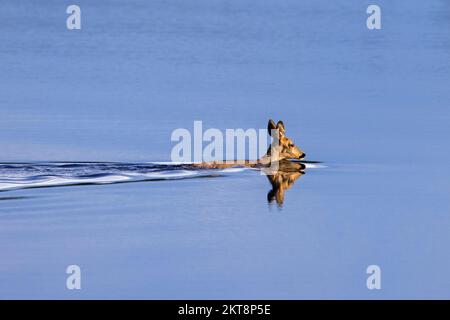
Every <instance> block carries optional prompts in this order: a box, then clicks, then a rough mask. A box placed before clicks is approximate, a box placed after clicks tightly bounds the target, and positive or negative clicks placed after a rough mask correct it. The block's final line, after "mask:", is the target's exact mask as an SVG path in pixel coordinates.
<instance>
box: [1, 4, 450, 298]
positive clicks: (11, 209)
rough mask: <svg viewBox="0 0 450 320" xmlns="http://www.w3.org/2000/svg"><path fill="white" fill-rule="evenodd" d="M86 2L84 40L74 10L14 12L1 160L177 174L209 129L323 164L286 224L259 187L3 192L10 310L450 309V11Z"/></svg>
mask: <svg viewBox="0 0 450 320" xmlns="http://www.w3.org/2000/svg"><path fill="white" fill-rule="evenodd" d="M76 3H77V4H78V5H79V6H80V7H81V10H82V29H81V30H72V31H69V30H67V28H66V17H67V14H66V7H67V6H68V5H69V4H72V3H69V2H64V1H57V0H46V1H31V0H23V1H13V0H3V1H1V3H0V22H1V26H0V44H1V45H0V162H2V163H6V162H14V163H17V162H20V163H23V162H26V163H34V164H39V163H42V162H58V161H73V162H75V161H108V162H121V163H130V162H131V163H140V164H142V163H147V162H151V161H170V152H171V148H172V146H173V143H172V142H171V141H170V136H171V133H172V131H173V130H174V129H176V128H187V129H192V127H193V121H194V120H202V121H203V125H204V127H205V128H219V129H221V130H224V129H226V128H266V124H267V121H268V119H269V118H273V119H275V120H276V121H277V120H280V119H281V120H283V121H284V123H285V125H286V129H287V135H288V136H289V137H290V138H292V140H293V141H294V142H296V143H297V144H298V145H299V146H300V147H301V148H302V149H303V150H304V151H305V152H306V154H307V158H308V159H309V160H318V161H323V162H324V165H325V166H324V167H323V168H315V169H307V170H306V174H305V175H304V176H301V177H300V178H299V179H298V180H297V181H296V182H295V184H294V185H293V186H292V187H291V188H290V189H289V190H287V191H286V194H285V199H284V203H283V205H282V207H279V206H277V205H276V204H273V203H271V204H269V203H268V201H267V193H268V191H269V190H270V188H271V186H270V184H269V182H268V179H267V177H265V176H263V175H260V174H259V172H255V171H248V170H244V171H241V172H235V173H233V174H218V175H214V174H212V175H209V174H208V175H207V176H206V177H202V178H199V177H198V178H197V177H196V178H192V179H175V180H174V179H169V180H164V179H163V180H161V181H140V182H136V183H119V184H108V185H98V184H96V185H77V186H66V187H53V188H33V189H15V190H6V191H2V192H0V298H39V299H41V298H63V299H73V298H158V299H159V298H172V299H175V298H180V299H196V298H234V299H238V298H249V299H250V298H252V299H263V298H286V299H298V298H362V299H381V298H450V276H449V274H448V270H449V268H450V250H449V244H450V232H449V231H450V210H449V209H450V206H449V191H450V188H449V187H450V182H449V181H450V170H449V168H448V166H447V164H448V163H449V161H450V149H449V144H448V137H449V134H450V129H449V128H450V127H449V120H450V106H449V104H450V90H449V87H450V75H449V74H450V4H449V2H448V1H445V0H431V1H419V0H410V1H387V0H377V1H375V2H374V1H360V0H358V1H357V0H351V1H349V0H339V1H324V0H314V1H313V0H308V1H296V0H286V1H276V0H264V1H250V0H232V1H223V0H198V1H185V0H170V1H159V0H152V1H137V0H134V1H118V0H115V1H106V0H96V1H87V0H79V1H77V2H76ZM370 4H378V5H379V6H380V7H381V10H382V29H381V30H368V29H367V27H366V18H367V16H368V15H367V13H366V8H367V7H368V5H370ZM2 179H3V180H5V179H6V174H5V173H4V172H3V176H1V177H0V180H2ZM71 264H76V265H79V266H80V267H81V270H82V289H81V290H67V289H66V278H67V276H68V275H67V274H66V273H65V270H66V267H67V266H68V265H71ZM372 264H376V265H379V266H380V268H381V270H382V288H381V290H368V289H367V287H366V279H367V276H368V275H367V274H366V268H367V266H369V265H372Z"/></svg>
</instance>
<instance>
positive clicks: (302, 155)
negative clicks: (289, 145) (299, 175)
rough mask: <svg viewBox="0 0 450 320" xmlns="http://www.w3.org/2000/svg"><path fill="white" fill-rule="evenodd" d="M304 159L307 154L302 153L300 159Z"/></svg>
mask: <svg viewBox="0 0 450 320" xmlns="http://www.w3.org/2000/svg"><path fill="white" fill-rule="evenodd" d="M304 157H306V153H304V152H302V153H301V154H300V156H299V157H298V158H299V159H303V158H304Z"/></svg>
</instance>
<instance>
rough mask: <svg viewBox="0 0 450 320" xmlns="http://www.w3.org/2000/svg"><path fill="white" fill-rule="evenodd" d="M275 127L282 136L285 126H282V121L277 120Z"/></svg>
mask: <svg viewBox="0 0 450 320" xmlns="http://www.w3.org/2000/svg"><path fill="white" fill-rule="evenodd" d="M277 129H278V131H280V135H282V136H284V134H285V132H286V128H285V127H284V123H283V121H281V120H280V121H278V123H277Z"/></svg>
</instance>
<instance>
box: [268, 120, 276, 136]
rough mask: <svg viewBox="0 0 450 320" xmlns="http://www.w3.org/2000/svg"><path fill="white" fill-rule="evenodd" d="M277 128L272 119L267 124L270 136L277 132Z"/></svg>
mask: <svg viewBox="0 0 450 320" xmlns="http://www.w3.org/2000/svg"><path fill="white" fill-rule="evenodd" d="M276 129H277V126H276V125H275V122H273V120H272V119H270V120H269V123H268V124H267V131H269V136H271V135H272V130H276Z"/></svg>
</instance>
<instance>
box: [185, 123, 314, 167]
mask: <svg viewBox="0 0 450 320" xmlns="http://www.w3.org/2000/svg"><path fill="white" fill-rule="evenodd" d="M267 129H268V131H269V135H270V136H272V138H273V142H272V143H271V145H270V147H269V149H268V150H267V152H266V154H265V155H264V156H263V157H261V158H260V159H258V160H253V161H252V160H225V161H212V162H201V163H194V164H193V166H194V167H196V168H202V169H225V168H231V167H236V166H245V167H251V168H263V167H269V166H270V165H271V163H272V162H279V161H281V160H284V159H303V158H304V157H305V153H304V152H303V151H302V150H300V148H299V147H297V146H296V145H295V144H294V142H293V141H292V140H291V139H289V138H288V137H286V128H285V126H284V124H283V121H281V120H280V121H278V123H277V124H275V122H274V121H273V120H272V119H270V120H269V123H268V125H267ZM298 166H299V167H302V169H304V168H305V165H304V164H301V163H300V164H299V165H298Z"/></svg>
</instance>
